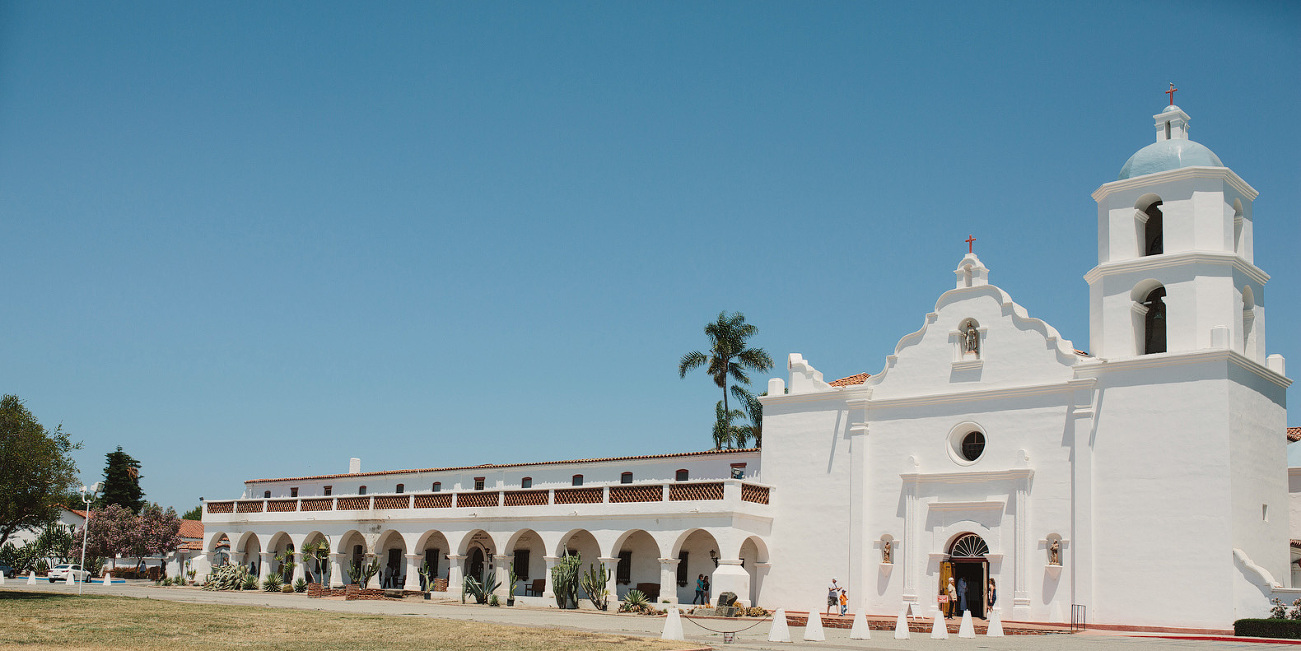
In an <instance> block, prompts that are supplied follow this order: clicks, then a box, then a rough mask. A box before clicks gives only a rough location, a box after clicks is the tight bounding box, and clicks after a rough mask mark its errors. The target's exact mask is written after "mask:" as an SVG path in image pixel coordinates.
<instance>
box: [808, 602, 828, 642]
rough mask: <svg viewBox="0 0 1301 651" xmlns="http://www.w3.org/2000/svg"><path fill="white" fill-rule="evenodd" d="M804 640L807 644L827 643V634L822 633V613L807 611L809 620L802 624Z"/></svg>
mask: <svg viewBox="0 0 1301 651" xmlns="http://www.w3.org/2000/svg"><path fill="white" fill-rule="evenodd" d="M804 639H805V640H807V641H809V642H826V641H827V634H826V633H823V632H822V613H820V612H818V611H816V610H810V611H809V620H808V621H807V622H805V623H804Z"/></svg>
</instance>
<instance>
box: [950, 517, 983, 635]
mask: <svg viewBox="0 0 1301 651" xmlns="http://www.w3.org/2000/svg"><path fill="white" fill-rule="evenodd" d="M988 553H989V545H987V544H985V541H984V539H983V538H981V537H980V536H978V535H976V534H974V533H964V534H962V535H960V536H958V537H957V538H955V539H954V540H953V544H952V545H950V546H949V555H948V557H947V558H946V559H945V560H944V562H943V563H941V564H940V593H941V594H943V593H944V592H945V590H946V588H947V586H948V583H949V578H950V577H952V578H953V581H954V583H955V585H956V586H957V589H958V603H959V605H960V604H961V603H962V597H963V595H964V594H965V595H966V606H967V610H970V611H971V616H972V617H985V616H986V614H985V588H986V586H988V585H989V561H988V560H987V559H986V558H985V555H986V554H988ZM959 605H955V606H954V608H953V612H954V616H955V617H961V616H962V610H961V608H960V607H959Z"/></svg>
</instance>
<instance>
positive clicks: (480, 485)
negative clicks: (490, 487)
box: [474, 477, 484, 491]
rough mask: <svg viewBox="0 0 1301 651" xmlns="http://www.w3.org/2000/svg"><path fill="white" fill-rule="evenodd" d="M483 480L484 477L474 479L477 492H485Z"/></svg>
mask: <svg viewBox="0 0 1301 651" xmlns="http://www.w3.org/2000/svg"><path fill="white" fill-rule="evenodd" d="M483 480H484V478H483V477H475V478H474V490H477V491H481V490H483Z"/></svg>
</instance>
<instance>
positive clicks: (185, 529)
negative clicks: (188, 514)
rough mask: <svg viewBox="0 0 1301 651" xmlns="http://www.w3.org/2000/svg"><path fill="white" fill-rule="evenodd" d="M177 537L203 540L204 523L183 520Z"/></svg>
mask: <svg viewBox="0 0 1301 651" xmlns="http://www.w3.org/2000/svg"><path fill="white" fill-rule="evenodd" d="M177 535H179V536H180V537H182V538H203V523H202V522H200V521H198V520H181V530H180V531H178V532H177Z"/></svg>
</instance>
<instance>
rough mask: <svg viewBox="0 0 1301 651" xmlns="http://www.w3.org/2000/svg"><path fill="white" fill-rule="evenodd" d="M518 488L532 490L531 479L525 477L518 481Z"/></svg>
mask: <svg viewBox="0 0 1301 651" xmlns="http://www.w3.org/2000/svg"><path fill="white" fill-rule="evenodd" d="M519 486H520V488H533V478H532V477H525V478H523V479H521V480H519Z"/></svg>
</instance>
